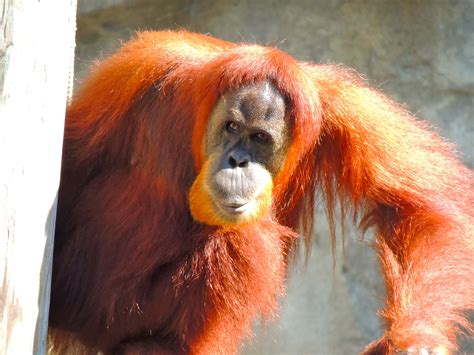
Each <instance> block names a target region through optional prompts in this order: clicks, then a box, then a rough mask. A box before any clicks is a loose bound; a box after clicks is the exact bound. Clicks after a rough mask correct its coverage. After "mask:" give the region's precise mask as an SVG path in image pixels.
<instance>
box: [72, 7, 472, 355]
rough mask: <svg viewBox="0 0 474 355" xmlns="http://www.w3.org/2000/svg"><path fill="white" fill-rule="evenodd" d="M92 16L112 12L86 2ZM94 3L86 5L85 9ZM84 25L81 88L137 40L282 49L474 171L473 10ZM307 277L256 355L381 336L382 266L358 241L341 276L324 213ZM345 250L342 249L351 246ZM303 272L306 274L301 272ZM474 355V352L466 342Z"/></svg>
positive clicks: (212, 15) (128, 11)
mask: <svg viewBox="0 0 474 355" xmlns="http://www.w3.org/2000/svg"><path fill="white" fill-rule="evenodd" d="M82 2H83V3H84V4H82V6H81V1H79V7H80V9H82V10H83V11H87V10H88V9H92V8H96V7H95V5H97V4H98V3H101V4H102V5H101V6H104V4H105V3H103V2H99V1H93V0H92V1H86V0H84V1H82ZM86 3H87V4H86ZM107 3H110V4H117V3H120V4H119V5H116V6H112V7H108V8H105V9H101V10H96V11H93V12H85V13H82V14H81V15H80V17H79V18H78V31H77V49H76V86H77V85H80V81H81V79H82V78H83V77H84V76H85V74H86V73H87V70H88V67H89V66H90V65H91V64H92V63H93V61H94V60H96V59H98V58H99V59H100V58H101V57H103V56H104V55H106V54H108V53H110V52H112V51H114V50H115V49H116V48H118V47H119V46H120V44H121V43H122V42H123V41H125V40H127V39H128V38H130V37H131V36H132V35H133V33H134V32H135V31H136V30H158V29H168V28H185V29H187V30H190V31H197V32H203V33H210V34H212V35H215V36H217V37H221V38H223V39H227V40H231V41H244V42H258V43H263V44H269V45H272V46H276V47H279V48H280V49H283V50H285V51H287V52H289V53H291V54H292V55H294V56H295V57H296V58H299V59H302V60H311V61H315V62H321V63H327V62H331V63H343V64H344V65H346V66H349V67H352V68H355V69H357V70H358V71H359V72H361V73H363V74H364V75H365V76H366V77H367V78H369V80H370V81H371V82H372V83H373V84H375V86H378V87H379V88H381V89H382V90H384V91H385V92H386V93H388V94H389V95H392V96H394V97H395V99H396V100H398V101H401V102H405V103H406V104H407V106H408V108H409V109H410V110H411V111H412V112H415V113H417V115H418V116H419V117H423V118H425V119H428V120H430V121H431V122H433V124H434V125H435V126H437V127H439V128H440V130H441V134H442V135H443V136H445V137H446V138H448V139H449V140H450V141H452V142H455V143H456V144H457V145H458V147H459V150H460V152H461V153H462V154H463V158H464V162H465V163H466V164H468V165H470V166H471V167H472V166H474V154H473V147H472V141H473V132H474V120H473V119H472V117H473V113H474V112H473V110H474V105H473V99H472V97H474V61H473V58H474V2H472V1H458V2H456V6H453V5H452V4H451V3H450V2H447V1H446V2H442V1H438V2H436V4H435V5H433V4H432V3H430V2H426V1H423V0H419V1H410V2H399V1H397V2H394V1H389V0H385V1H378V2H370V3H369V2H364V1H342V0H331V1H317V2H315V1H312V0H302V1H298V2H296V3H294V4H289V3H287V2H285V1H278V0H277V1H275V0H262V1H258V2H251V1H227V0H223V1H219V2H214V1H209V0H204V1H199V2H196V1H191V0H179V1H171V0H168V1H164V0H148V1H126V0H109V1H108V2H107ZM318 210H319V212H318V213H319V216H320V218H319V219H318V221H320V223H317V225H316V233H317V235H318V236H319V238H316V241H315V242H314V247H313V255H312V257H311V259H310V261H309V263H308V266H307V268H306V269H305V270H304V268H303V267H302V266H301V265H297V266H295V267H294V268H293V269H292V271H291V275H290V278H289V282H288V296H287V298H285V299H284V300H282V310H281V314H280V318H279V319H278V320H276V321H275V322H273V323H272V324H270V325H269V326H268V328H266V329H260V328H259V330H258V331H257V334H258V336H257V337H256V339H255V340H254V341H253V343H252V344H249V345H248V346H247V347H246V349H245V351H244V352H245V353H247V354H290V353H298V354H314V353H316V354H355V353H358V352H359V351H360V349H361V348H362V347H363V346H364V345H365V344H367V343H368V342H369V341H371V340H373V339H375V338H377V337H378V336H379V335H380V334H381V325H380V323H379V321H378V319H377V317H376V310H377V309H378V308H379V307H381V301H382V300H383V285H382V282H381V278H380V275H379V272H378V266H377V261H376V256H375V255H374V253H373V251H372V249H370V248H368V247H367V245H366V244H369V242H368V241H366V242H360V241H359V237H360V236H359V235H357V233H356V231H355V230H351V231H349V232H348V233H347V240H346V252H345V255H344V256H343V255H342V253H341V250H340V249H341V248H338V252H337V254H338V259H337V264H336V267H335V268H334V269H333V263H332V257H331V251H330V246H329V241H328V238H327V237H326V236H327V235H328V233H327V224H326V222H325V217H324V214H323V213H322V212H321V211H320V210H321V209H318ZM340 244H341V243H339V245H338V246H340ZM300 264H301V263H300ZM465 351H466V352H467V353H474V344H472V342H471V343H468V342H466V345H465Z"/></svg>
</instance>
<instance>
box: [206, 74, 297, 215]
mask: <svg viewBox="0 0 474 355" xmlns="http://www.w3.org/2000/svg"><path fill="white" fill-rule="evenodd" d="M288 132H289V128H288V123H287V120H286V107H285V100H284V98H283V97H282V95H281V94H280V93H279V92H278V91H277V90H276V89H275V88H274V87H273V86H272V85H271V84H270V83H269V82H261V83H255V84H251V85H247V86H244V87H241V88H239V89H237V90H234V91H231V92H228V93H226V94H224V95H223V96H222V97H221V99H220V100H219V102H218V103H217V105H216V107H215V109H214V111H213V113H212V115H211V117H210V120H209V124H208V129H207V133H206V140H205V154H206V158H208V159H210V161H211V166H210V170H209V174H208V177H207V186H208V188H209V190H210V192H211V195H212V197H213V198H214V200H215V202H216V203H217V205H219V206H223V209H224V210H225V212H226V213H238V212H239V211H240V210H243V209H244V208H243V207H242V206H244V205H245V204H247V203H248V202H250V201H252V200H254V199H255V198H256V197H257V195H258V194H259V193H260V191H261V190H262V188H263V187H264V185H265V184H268V181H269V180H271V179H272V178H273V177H274V176H275V175H276V174H277V172H278V170H279V169H280V167H281V165H282V163H283V161H284V157H285V154H286V151H287V147H288V141H289V137H288V136H289V133H288Z"/></svg>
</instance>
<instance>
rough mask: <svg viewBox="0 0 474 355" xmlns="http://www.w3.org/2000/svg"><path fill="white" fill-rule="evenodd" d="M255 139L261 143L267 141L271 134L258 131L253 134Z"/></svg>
mask: <svg viewBox="0 0 474 355" xmlns="http://www.w3.org/2000/svg"><path fill="white" fill-rule="evenodd" d="M253 139H254V140H256V141H257V142H259V143H267V142H268V141H269V140H270V135H269V134H268V133H265V132H258V133H255V134H254V135H253Z"/></svg>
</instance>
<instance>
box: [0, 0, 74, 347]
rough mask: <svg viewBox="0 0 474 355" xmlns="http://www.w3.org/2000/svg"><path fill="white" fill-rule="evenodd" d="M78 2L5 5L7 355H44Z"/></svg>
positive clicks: (0, 63) (12, 0) (0, 32)
mask: <svg viewBox="0 0 474 355" xmlns="http://www.w3.org/2000/svg"><path fill="white" fill-rule="evenodd" d="M75 16H76V0H60V1H58V0H2V2H1V3H0V354H11V355H17V354H18V355H19V354H22V355H23V354H44V353H45V352H46V342H47V341H46V338H47V328H48V327H47V325H48V309H49V293H50V282H51V262H52V245H53V234H54V223H55V216H56V198H57V190H58V185H59V172H60V162H61V147H62V136H63V128H64V113H65V108H66V102H67V95H68V88H70V87H71V84H72V80H71V78H72V69H73V57H74V43H75V40H74V36H75V29H76V26H75V23H76V20H75Z"/></svg>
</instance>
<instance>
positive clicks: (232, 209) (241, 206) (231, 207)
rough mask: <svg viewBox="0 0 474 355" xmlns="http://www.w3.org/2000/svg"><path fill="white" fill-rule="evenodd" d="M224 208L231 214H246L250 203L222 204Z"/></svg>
mask: <svg viewBox="0 0 474 355" xmlns="http://www.w3.org/2000/svg"><path fill="white" fill-rule="evenodd" d="M220 205H221V206H222V208H223V209H224V210H225V211H227V212H229V213H234V214H239V213H243V212H245V210H246V208H247V205H248V202H245V203H221V204H220Z"/></svg>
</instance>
